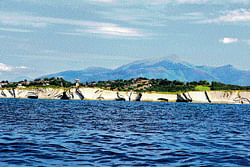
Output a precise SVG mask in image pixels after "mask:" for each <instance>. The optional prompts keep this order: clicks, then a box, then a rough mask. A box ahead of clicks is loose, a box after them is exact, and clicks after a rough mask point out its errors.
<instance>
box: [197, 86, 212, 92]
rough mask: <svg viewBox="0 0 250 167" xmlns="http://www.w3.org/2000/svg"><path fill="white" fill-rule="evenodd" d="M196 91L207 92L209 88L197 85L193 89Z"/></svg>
mask: <svg viewBox="0 0 250 167" xmlns="http://www.w3.org/2000/svg"><path fill="white" fill-rule="evenodd" d="M194 90H196V91H209V90H211V88H210V87H209V86H203V85H198V86H196V87H195V88H194Z"/></svg>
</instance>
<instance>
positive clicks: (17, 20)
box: [0, 12, 146, 37]
mask: <svg viewBox="0 0 250 167" xmlns="http://www.w3.org/2000/svg"><path fill="white" fill-rule="evenodd" d="M10 20H11V21H10ZM0 23H3V24H7V25H11V26H15V25H16V26H17V25H23V26H32V27H37V28H38V27H39V28H43V27H46V26H48V25H50V24H64V25H73V26H79V28H78V29H77V30H80V31H76V32H73V33H75V34H73V33H72V32H63V33H61V34H71V35H79V34H77V33H82V32H85V33H96V34H106V35H113V36H128V37H141V36H144V35H146V34H144V33H141V32H140V30H138V29H133V28H127V27H121V26H119V25H117V24H113V23H107V22H95V21H86V20H74V19H63V18H54V17H37V16H30V15H20V14H15V13H14V14H12V13H3V12H0ZM0 30H1V29H0ZM2 30H5V31H15V32H17V31H19V32H21V31H22V32H28V31H29V30H22V29H13V28H12V29H10V28H4V29H3V28H2Z"/></svg>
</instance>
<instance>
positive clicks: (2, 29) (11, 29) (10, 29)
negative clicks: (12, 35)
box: [0, 28, 32, 32]
mask: <svg viewBox="0 0 250 167" xmlns="http://www.w3.org/2000/svg"><path fill="white" fill-rule="evenodd" d="M0 31H9V32H32V31H31V30H27V29H17V28H0Z"/></svg>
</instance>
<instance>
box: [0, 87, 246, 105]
mask: <svg viewBox="0 0 250 167" xmlns="http://www.w3.org/2000/svg"><path fill="white" fill-rule="evenodd" d="M0 98H22V99H29V98H37V99H69V100H107V101H151V102H191V103H228V104H250V91H237V90H231V91H188V92H184V93H177V92H176V93H173V92H169V93H168V92H164V93H163V92H143V93H138V92H134V91H130V92H125V91H111V90H104V89H101V88H86V87H80V88H68V89H65V88H49V87H48V88H30V89H29V88H14V89H0Z"/></svg>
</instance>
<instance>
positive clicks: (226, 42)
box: [219, 38, 239, 44]
mask: <svg viewBox="0 0 250 167" xmlns="http://www.w3.org/2000/svg"><path fill="white" fill-rule="evenodd" d="M238 41H239V40H238V38H223V39H220V40H219V42H221V43H224V44H230V43H236V42H238Z"/></svg>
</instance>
